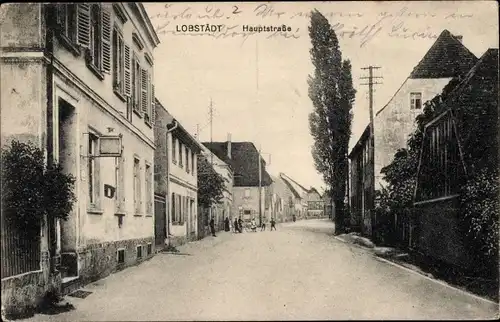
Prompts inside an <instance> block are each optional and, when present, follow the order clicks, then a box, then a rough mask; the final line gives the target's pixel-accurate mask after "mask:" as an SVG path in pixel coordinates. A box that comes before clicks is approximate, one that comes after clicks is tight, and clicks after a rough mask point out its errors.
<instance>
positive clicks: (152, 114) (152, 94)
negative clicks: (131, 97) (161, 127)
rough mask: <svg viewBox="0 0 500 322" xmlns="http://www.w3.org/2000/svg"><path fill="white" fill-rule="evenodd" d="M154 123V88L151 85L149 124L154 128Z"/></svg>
mask: <svg viewBox="0 0 500 322" xmlns="http://www.w3.org/2000/svg"><path fill="white" fill-rule="evenodd" d="M155 121H156V103H155V86H154V85H153V84H151V124H152V125H153V126H154V125H155Z"/></svg>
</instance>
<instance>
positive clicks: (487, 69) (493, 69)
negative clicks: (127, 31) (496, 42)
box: [446, 48, 498, 106]
mask: <svg viewBox="0 0 500 322" xmlns="http://www.w3.org/2000/svg"><path fill="white" fill-rule="evenodd" d="M487 85H492V86H493V87H492V88H494V87H495V85H496V86H498V48H490V49H488V50H487V51H486V52H485V53H484V54H483V55H482V56H481V58H480V59H479V61H478V62H477V64H476V65H475V66H474V67H473V68H471V70H470V71H469V72H468V73H467V75H465V76H464V77H463V79H462V80H461V82H460V83H459V84H457V85H456V87H455V88H454V89H453V91H452V92H451V93H450V94H449V95H448V97H447V98H446V104H447V105H448V106H451V105H453V104H454V102H455V101H456V100H458V99H461V98H462V96H463V93H464V92H466V91H468V90H470V89H471V88H472V87H477V88H479V87H482V88H484V89H486V88H489V86H487ZM497 88H498V87H497ZM490 94H491V95H492V97H493V96H495V97H496V96H497V95H498V93H490Z"/></svg>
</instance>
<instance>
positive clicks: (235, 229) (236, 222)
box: [234, 218, 239, 233]
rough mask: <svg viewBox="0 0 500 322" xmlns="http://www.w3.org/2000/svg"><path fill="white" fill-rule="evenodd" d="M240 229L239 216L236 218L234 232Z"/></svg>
mask: <svg viewBox="0 0 500 322" xmlns="http://www.w3.org/2000/svg"><path fill="white" fill-rule="evenodd" d="M238 231H239V229H238V218H234V232H235V233H237V232H238Z"/></svg>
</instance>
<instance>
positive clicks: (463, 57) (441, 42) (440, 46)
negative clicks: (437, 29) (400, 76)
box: [410, 30, 478, 78]
mask: <svg viewBox="0 0 500 322" xmlns="http://www.w3.org/2000/svg"><path fill="white" fill-rule="evenodd" d="M477 60H478V59H477V57H476V56H474V54H473V53H471V52H470V51H469V50H468V49H467V47H465V46H464V45H463V44H462V42H461V41H460V40H459V39H458V36H453V35H452V34H451V33H450V32H449V31H448V30H444V31H443V32H442V33H441V34H440V35H439V37H438V38H437V39H436V41H435V42H434V44H433V45H432V46H431V48H430V49H429V50H428V51H427V53H426V54H425V56H424V57H423V58H422V60H421V61H420V62H419V63H418V64H417V66H415V68H414V69H413V71H412V72H411V74H410V78H446V77H455V76H459V75H465V74H466V73H467V72H468V71H469V70H470V69H471V68H472V67H473V66H474V65H475V64H476V63H477Z"/></svg>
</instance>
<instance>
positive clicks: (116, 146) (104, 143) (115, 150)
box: [99, 135, 122, 157]
mask: <svg viewBox="0 0 500 322" xmlns="http://www.w3.org/2000/svg"><path fill="white" fill-rule="evenodd" d="M121 155H122V137H121V136H119V135H103V136H100V137H99V156H101V157H120V156H121Z"/></svg>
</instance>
